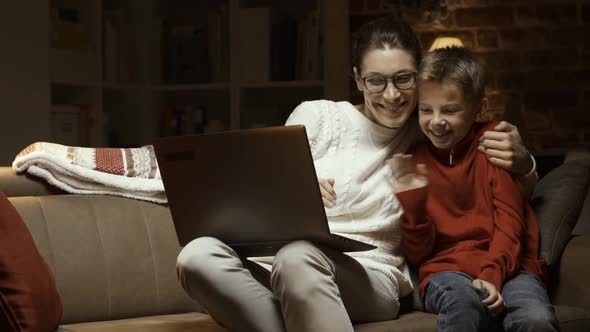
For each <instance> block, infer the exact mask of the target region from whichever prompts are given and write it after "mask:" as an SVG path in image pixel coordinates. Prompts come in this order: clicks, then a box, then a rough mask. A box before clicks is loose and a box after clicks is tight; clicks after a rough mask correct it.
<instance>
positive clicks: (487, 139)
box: [478, 121, 533, 175]
mask: <svg viewBox="0 0 590 332" xmlns="http://www.w3.org/2000/svg"><path fill="white" fill-rule="evenodd" d="M478 150H479V151H481V152H483V153H485V154H486V157H487V158H488V160H489V161H490V162H491V163H492V164H494V165H496V166H498V167H501V168H504V169H505V170H507V171H509V172H511V173H514V174H516V175H525V174H527V173H529V172H530V171H531V170H532V168H533V160H532V159H531V156H530V153H529V151H528V150H527V149H526V147H525V146H524V144H523V143H522V138H520V133H519V132H518V128H516V127H515V126H513V125H511V124H510V123H508V122H506V121H502V122H500V123H499V124H498V125H497V126H496V127H494V130H492V131H486V132H485V133H484V134H483V135H482V136H481V138H480V139H479V147H478Z"/></svg>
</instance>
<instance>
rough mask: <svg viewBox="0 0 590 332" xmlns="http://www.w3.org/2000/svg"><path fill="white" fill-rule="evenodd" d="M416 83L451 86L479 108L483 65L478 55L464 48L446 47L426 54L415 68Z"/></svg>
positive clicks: (482, 85) (482, 91)
mask: <svg viewBox="0 0 590 332" xmlns="http://www.w3.org/2000/svg"><path fill="white" fill-rule="evenodd" d="M416 78H417V82H418V84H420V83H423V82H439V83H454V84H457V85H458V86H459V87H460V88H461V89H462V90H463V96H464V98H465V100H466V101H467V102H469V103H471V105H472V106H473V107H478V106H479V104H480V101H481V100H482V98H483V97H484V89H485V66H484V63H483V61H482V60H481V58H480V57H479V56H477V55H476V54H475V53H473V52H472V51H470V50H468V49H466V48H464V47H457V46H452V47H445V48H440V49H436V50H434V51H432V52H431V53H428V54H427V55H426V56H425V57H424V58H423V59H422V62H421V63H420V66H419V67H418V75H417V76H416Z"/></svg>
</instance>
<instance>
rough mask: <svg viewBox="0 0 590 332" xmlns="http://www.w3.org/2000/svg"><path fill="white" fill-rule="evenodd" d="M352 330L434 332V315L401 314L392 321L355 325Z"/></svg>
mask: <svg viewBox="0 0 590 332" xmlns="http://www.w3.org/2000/svg"><path fill="white" fill-rule="evenodd" d="M354 330H355V332H386V331H387V332H390V331H412V332H434V331H436V315H433V314H428V313H425V312H420V311H414V312H410V313H407V314H402V315H400V316H399V317H398V319H394V320H389V321H384V322H376V323H366V324H357V325H355V326H354Z"/></svg>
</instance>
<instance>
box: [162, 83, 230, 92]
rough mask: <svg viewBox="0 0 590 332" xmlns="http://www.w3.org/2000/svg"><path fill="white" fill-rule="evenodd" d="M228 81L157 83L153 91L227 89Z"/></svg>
mask: <svg viewBox="0 0 590 332" xmlns="http://www.w3.org/2000/svg"><path fill="white" fill-rule="evenodd" d="M229 86H230V85H229V83H204V84H169V85H157V86H154V87H153V88H152V90H153V91H207V90H223V89H229Z"/></svg>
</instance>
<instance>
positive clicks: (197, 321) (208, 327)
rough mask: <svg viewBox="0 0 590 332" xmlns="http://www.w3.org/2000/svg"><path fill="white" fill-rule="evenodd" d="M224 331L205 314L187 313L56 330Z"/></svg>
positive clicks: (128, 331)
mask: <svg viewBox="0 0 590 332" xmlns="http://www.w3.org/2000/svg"><path fill="white" fill-rule="evenodd" d="M105 331H117V332H137V331H141V332H171V331H174V332H194V331H199V332H225V331H227V330H226V329H224V328H222V327H221V326H219V325H217V323H215V321H213V319H212V318H211V317H210V316H208V315H205V314H199V313H188V314H177V315H165V316H154V317H142V318H133V319H124V320H115V321H110V322H95V323H82V324H72V325H64V326H61V327H60V329H59V330H58V331H57V332H105Z"/></svg>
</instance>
